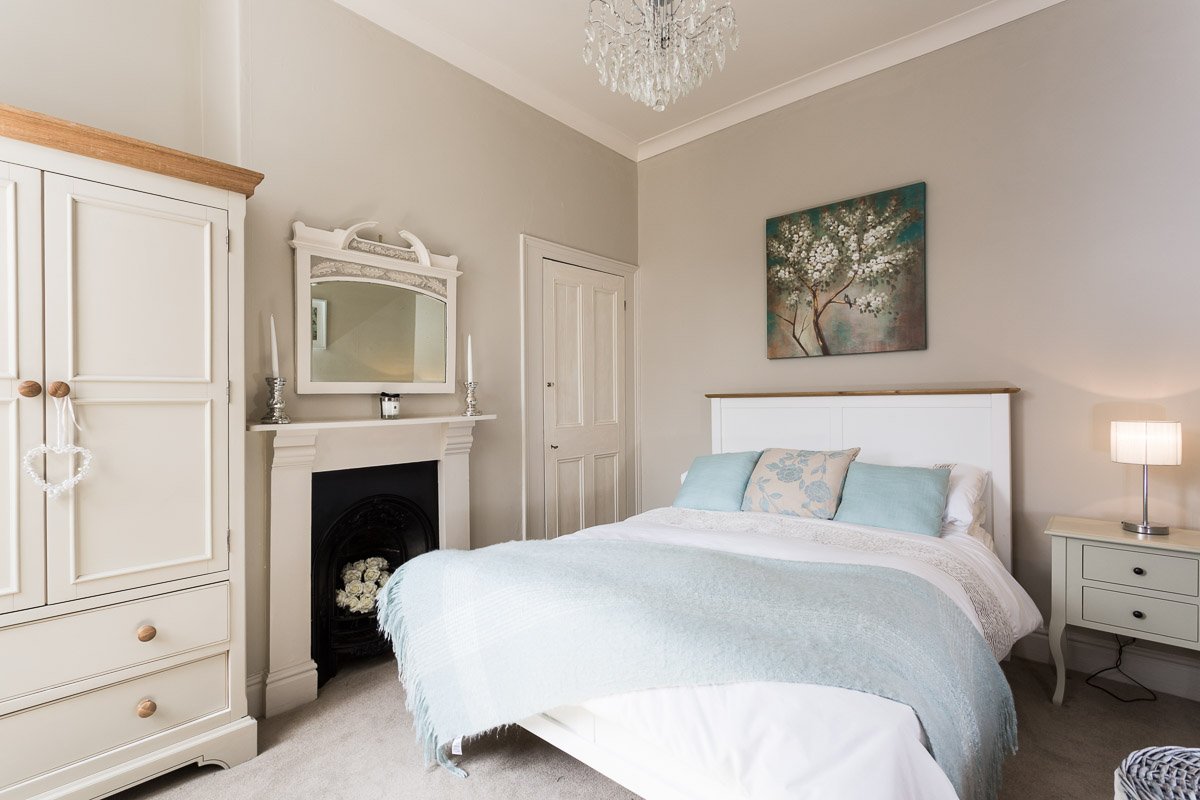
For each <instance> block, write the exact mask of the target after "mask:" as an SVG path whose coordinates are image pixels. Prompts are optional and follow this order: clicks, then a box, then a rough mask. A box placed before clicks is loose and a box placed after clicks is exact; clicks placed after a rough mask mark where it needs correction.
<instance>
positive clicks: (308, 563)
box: [248, 414, 496, 717]
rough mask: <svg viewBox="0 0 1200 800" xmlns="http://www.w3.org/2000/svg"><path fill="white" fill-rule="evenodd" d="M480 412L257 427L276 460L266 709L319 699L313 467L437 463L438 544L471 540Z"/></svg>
mask: <svg viewBox="0 0 1200 800" xmlns="http://www.w3.org/2000/svg"><path fill="white" fill-rule="evenodd" d="M493 419H496V415H495V414H485V415H482V416H476V417H465V416H454V417H410V418H407V419H396V420H379V419H374V420H332V421H319V422H292V423H290V424H287V425H251V426H249V428H248V430H250V431H254V432H265V433H274V438H273V441H272V447H273V456H272V458H271V502H270V509H271V523H270V524H271V528H270V559H269V574H270V594H269V598H270V656H269V659H268V666H267V678H266V690H265V697H264V709H265V713H266V715H267V716H268V717H269V716H273V715H275V714H281V713H283V712H284V711H288V710H289V709H292V708H295V707H297V706H300V705H303V704H304V703H307V702H310V701H312V700H316V699H317V664H316V662H315V661H313V659H312V628H311V625H312V620H311V613H310V609H311V603H312V597H311V594H312V549H311V548H312V475H313V473H314V472H329V471H331V470H339V469H355V468H358V467H375V466H385V465H388V464H407V463H412V462H415V461H436V462H438V547H439V548H441V549H464V550H465V549H469V548H470V546H471V504H470V497H471V478H470V470H469V457H470V453H471V442H472V439H473V432H474V431H473V429H474V427H475V423H476V422H480V421H482V420H493Z"/></svg>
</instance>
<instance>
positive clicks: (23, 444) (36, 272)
mask: <svg viewBox="0 0 1200 800" xmlns="http://www.w3.org/2000/svg"><path fill="white" fill-rule="evenodd" d="M41 195H42V175H41V173H40V172H38V171H37V170H34V169H30V168H28V167H22V166H18V165H15V164H7V163H5V162H2V161H0V613H3V612H5V611H16V610H17V609H22V608H32V607H34V606H40V605H42V604H43V603H44V602H45V598H46V594H45V541H44V533H43V532H44V525H45V521H44V518H43V512H44V506H45V504H44V502H43V496H42V492H41V490H40V489H39V488H38V487H37V486H36V485H35V484H34V483H33V481H31V480H30V479H29V478H27V477H25V475H24V474H22V469H21V458H22V456H23V455H24V454H25V452H26V451H27V450H29V448H31V447H34V446H35V445H37V444H40V443H41V441H42V410H43V408H44V403H43V395H41V394H38V395H36V396H34V397H27V396H25V395H22V394H21V392H20V387H21V385H22V384H23V383H25V382H27V381H33V382H35V383H37V384H38V385H41V384H42V383H43V380H44V376H43V374H42V223H41V214H42V208H41V206H42V202H41ZM26 391H27V392H29V391H30V389H29V388H28V384H27V389H26ZM35 466H36V468H37V469H38V470H39V471H40V469H41V461H40V460H38V461H37V463H36V465H35Z"/></svg>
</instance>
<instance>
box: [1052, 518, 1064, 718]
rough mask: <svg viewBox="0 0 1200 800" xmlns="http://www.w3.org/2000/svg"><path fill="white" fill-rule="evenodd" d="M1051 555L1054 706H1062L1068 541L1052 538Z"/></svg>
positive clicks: (1056, 537) (1059, 537)
mask: <svg viewBox="0 0 1200 800" xmlns="http://www.w3.org/2000/svg"><path fill="white" fill-rule="evenodd" d="M1050 553H1051V558H1052V566H1051V570H1050V584H1051V585H1050V655H1051V656H1053V657H1054V671H1055V673H1057V675H1058V678H1057V682H1056V683H1055V685H1054V705H1056V706H1061V705H1062V701H1063V695H1064V694H1065V693H1066V691H1067V661H1066V659H1065V658H1063V636H1064V634H1065V633H1066V629H1067V540H1066V539H1065V538H1063V537H1062V536H1055V537H1053V538H1051V540H1050Z"/></svg>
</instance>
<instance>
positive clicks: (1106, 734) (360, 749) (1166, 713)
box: [117, 658, 1200, 800]
mask: <svg viewBox="0 0 1200 800" xmlns="http://www.w3.org/2000/svg"><path fill="white" fill-rule="evenodd" d="M1005 671H1006V672H1007V673H1008V676H1009V681H1010V682H1011V683H1012V686H1013V693H1014V694H1015V696H1016V700H1017V714H1018V718H1019V720H1020V722H1019V725H1020V740H1021V750H1020V752H1019V753H1018V754H1017V755H1016V756H1014V757H1013V758H1011V759H1009V761H1008V764H1007V766H1006V768H1005V772H1004V790H1003V792H1002V798H1005V800H1009V799H1011V800H1017V798H1020V800H1040V799H1041V798H1045V799H1046V800H1051V799H1053V800H1096V799H1097V798H1105V797H1112V771H1113V769H1114V768H1115V767H1116V765H1117V764H1118V763H1120V760H1121V759H1122V758H1123V757H1124V756H1125V755H1126V754H1127V753H1129V752H1130V751H1131V750H1136V749H1138V748H1139V747H1147V746H1150V745H1156V744H1180V745H1187V746H1200V703H1193V702H1191V701H1188V700H1181V699H1179V698H1176V697H1169V696H1160V699H1159V701H1158V702H1156V703H1132V704H1124V703H1119V702H1117V701H1116V700H1113V699H1112V698H1110V697H1108V696H1107V695H1105V694H1103V693H1102V692H1100V691H1097V690H1096V689H1092V688H1089V687H1087V686H1084V685H1083V681H1082V679H1081V678H1080V676H1074V675H1073V676H1072V680H1070V681H1069V682H1068V685H1067V704H1066V705H1064V706H1063V707H1061V708H1056V707H1055V706H1053V705H1051V703H1050V700H1049V696H1050V686H1051V684H1052V681H1053V672H1052V670H1051V669H1050V667H1049V666H1047V665H1044V664H1036V663H1033V662H1029V661H1020V660H1018V661H1014V662H1013V663H1011V664H1009V665H1006V667H1005ZM403 701H404V698H403V694H402V693H401V690H400V685H399V683H398V681H397V680H396V669H395V666H394V662H392V660H391V659H390V658H385V659H376V660H372V661H367V662H361V663H360V664H358V665H356V666H354V667H351V668H348V669H344V670H343V671H342V673H341V674H339V675H338V677H337V678H335V679H334V680H332V681H330V682H329V684H328V685H326V686H325V688H324V689H322V691H321V696H320V698H319V699H318V700H317V701H316V702H315V703H312V704H310V705H308V706H305V707H304V708H301V709H298V710H296V711H294V712H292V713H290V714H284V715H283V716H280V717H277V718H273V719H269V720H265V721H264V722H263V723H262V724H261V726H260V728H259V746H260V748H261V750H262V754H261V755H260V756H259V757H258V758H256V759H254V760H253V761H250V762H247V763H246V764H243V765H242V766H240V767H237V768H236V769H232V770H221V769H218V768H215V767H205V768H199V767H189V768H187V769H182V770H178V771H176V772H173V773H170V774H168V775H165V776H163V777H161V778H159V779H157V780H155V781H152V782H150V783H146V784H143V785H142V786H139V787H137V788H135V789H131V790H130V791H128V792H124V793H122V794H120V795H117V798H118V800H150V798H153V799H154V800H244V799H245V798H289V800H291V799H292V798H295V799H296V800H299V799H300V798H303V799H304V800H315V799H316V798H322V799H324V798H329V799H330V800H334V799H337V800H341V799H342V798H345V800H370V799H373V798H396V799H397V800H400V799H405V800H407V799H408V798H417V799H421V800H424V798H436V799H437V800H440V799H441V798H446V799H447V800H451V799H452V798H481V799H483V798H486V799H487V800H492V798H495V799H496V800H500V799H501V798H503V799H504V800H508V799H509V798H522V799H524V798H548V799H553V800H568V798H587V800H609V798H622V799H623V800H627V799H629V798H633V797H634V796H633V795H632V794H631V793H630V792H628V791H626V790H624V789H622V788H621V787H619V786H617V785H616V784H614V783H612V782H611V781H609V780H607V779H606V778H604V777H602V776H600V775H599V774H597V773H596V772H593V771H592V770H590V769H588V768H587V767H585V766H583V765H582V764H580V763H579V762H577V761H575V760H574V759H572V758H570V757H569V756H566V755H563V754H562V753H561V752H559V751H558V750H555V749H554V748H553V747H550V746H549V745H547V744H544V743H543V742H542V741H541V740H540V739H537V738H536V737H534V736H532V735H530V734H528V733H526V732H525V731H523V730H521V729H519V728H512V729H509V730H508V731H506V732H504V733H501V734H497V735H495V736H491V737H488V738H487V739H486V740H484V741H481V742H477V743H473V744H472V745H471V746H470V750H469V755H470V759H469V762H468V764H467V768H468V769H469V770H470V772H471V777H470V778H468V779H467V780H465V781H464V780H459V779H457V778H454V777H453V776H451V775H449V774H447V773H446V772H445V771H444V770H440V769H438V770H426V769H424V768H423V767H422V766H421V763H420V758H419V756H418V754H417V748H416V742H415V740H414V739H413V735H412V729H411V727H410V722H409V717H408V715H407V713H405V711H404V702H403Z"/></svg>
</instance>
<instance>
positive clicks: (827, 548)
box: [379, 390, 1041, 800]
mask: <svg viewBox="0 0 1200 800" xmlns="http://www.w3.org/2000/svg"><path fill="white" fill-rule="evenodd" d="M1011 394H1012V390H991V391H986V390H981V391H967V392H962V391H951V392H926V393H912V392H904V393H899V392H890V393H875V394H871V393H843V394H835V395H827V394H822V395H805V396H754V397H746V396H739V397H729V396H715V397H712V448H711V449H712V452H713V453H742V452H743V451H759V450H766V449H768V448H794V449H798V450H822V451H836V450H840V449H843V448H848V447H858V448H861V450H860V452H859V453H858V459H859V460H860V461H863V462H866V463H868V464H881V465H897V466H903V465H935V464H945V463H954V464H960V465H973V466H974V467H977V468H979V469H981V470H984V471H986V473H987V474H988V475H989V476H990V478H989V480H988V481H987V482H986V483H985V484H983V486H984V487H985V488H984V490H983V491H982V494H981V497H980V502H981V503H982V504H983V509H982V514H980V515H978V516H979V518H980V519H981V520H982V528H984V529H985V530H984V531H983V532H981V531H979V530H977V529H972V530H970V531H966V530H963V531H958V530H949V529H947V530H946V531H944V532H943V535H941V536H928V535H919V534H914V533H900V532H894V531H889V530H884V529H881V528H879V527H877V526H876V527H866V526H863V525H851V524H848V523H846V522H836V521H833V520H824V519H805V518H798V517H789V516H786V515H783V514H778V513H760V512H752V511H736V512H735V511H732V510H724V511H711V510H696V509H694V508H663V509H655V510H651V511H648V512H645V513H643V514H639V515H637V516H634V517H631V518H630V519H628V520H625V521H623V522H620V523H616V524H613V525H605V526H598V527H595V528H590V529H587V530H584V531H580V532H578V533H575V534H572V535H570V536H567V537H561V538H560V539H558V540H555V541H553V542H525V543H519V542H518V543H510V544H507V545H496V546H494V547H491V548H484V549H483V550H479V551H472V552H471V553H461V552H457V553H456V552H439V553H433V554H427V555H425V556H422V557H420V558H418V559H415V560H414V561H412V562H409V564H407V565H406V566H405V567H404V568H403V576H402V580H401V579H397V578H393V579H392V581H390V582H389V583H388V585H387V586H386V587H385V589H384V592H383V596H382V597H381V599H380V603H379V609H380V622H381V627H382V628H384V630H385V631H387V632H388V633H389V635H391V637H392V639H393V642H394V644H395V646H396V652H397V656H398V658H399V660H400V662H401V664H402V666H403V670H402V671H403V675H402V679H403V680H404V682H405V686H406V693H407V702H408V704H409V708H410V709H411V710H412V712H413V715H414V722H415V726H416V729H417V732H418V740H419V741H421V742H422V743H423V745H424V748H425V753H426V757H427V758H429V759H430V760H437V761H438V762H440V763H441V764H442V765H443V766H445V767H446V768H447V769H450V770H451V771H452V772H456V773H457V774H463V773H462V770H461V769H459V767H458V766H457V765H455V764H454V763H453V761H452V759H451V758H450V750H451V747H450V742H451V739H455V737H461V736H463V735H474V734H475V733H478V732H483V731H486V730H490V729H492V728H494V727H496V726H497V725H502V724H506V723H513V722H516V723H517V724H520V725H521V726H522V727H524V728H526V729H527V730H529V731H530V732H532V733H534V734H535V735H537V736H539V737H541V738H542V739H544V740H546V741H547V742H549V743H550V744H552V745H554V746H555V747H558V748H559V749H561V750H563V751H564V752H566V753H568V754H570V755H572V756H574V757H575V758H577V759H579V760H580V761H582V762H583V763H585V764H587V765H589V766H591V767H592V768H594V769H596V770H597V771H599V772H601V773H603V774H604V775H606V776H608V777H609V778H611V779H613V780H614V781H616V782H617V783H619V784H621V785H622V786H624V787H626V788H628V789H629V790H630V791H632V792H635V793H637V794H639V795H641V796H642V797H644V798H647V799H648V800H683V799H684V798H688V799H690V800H705V799H707V798H737V797H747V798H756V799H759V798H785V797H786V798H822V799H823V800H824V799H825V798H859V797H865V796H870V797H872V798H880V799H881V800H916V798H921V800H942V798H946V799H947V800H949V798H954V797H956V796H958V795H959V794H960V793H961V794H963V796H969V797H975V798H984V797H987V798H991V797H994V796H995V792H996V787H997V786H998V780H999V770H1000V764H1001V763H1002V761H1003V756H1004V754H1006V753H1007V752H1009V751H1010V750H1011V748H1012V747H1013V745H1014V744H1015V712H1014V711H1013V710H1012V702H1011V694H1010V693H1009V691H1008V688H1007V684H1006V682H1005V680H1004V678H1003V675H1002V673H1000V671H999V669H998V667H997V661H998V660H1000V659H1002V658H1004V657H1006V656H1007V653H1008V651H1009V650H1010V649H1011V646H1012V645H1013V644H1014V643H1015V642H1016V641H1017V640H1018V639H1019V638H1021V637H1022V636H1024V635H1026V634H1028V633H1030V632H1031V631H1033V630H1035V629H1036V628H1037V627H1039V626H1040V624H1041V618H1040V616H1039V614H1038V611H1037V609H1036V607H1035V606H1034V605H1033V602H1032V601H1031V600H1030V598H1029V597H1028V595H1027V594H1026V593H1025V592H1024V591H1023V590H1022V589H1021V588H1020V586H1019V585H1018V584H1017V583H1016V582H1015V580H1013V578H1012V577H1011V575H1010V574H1009V570H1008V565H1009V564H1011V538H1012V531H1011V499H1010V498H1011V464H1010V457H1011V456H1010V427H1009V426H1010V421H1009V415H1010V400H1011ZM755 455H757V454H755ZM851 458H852V456H851ZM725 460H728V457H725ZM926 472H928V471H926ZM942 480H943V481H944V480H945V479H944V478H943V479H942ZM742 485H745V483H744V482H743V484H742ZM943 489H944V483H943ZM739 497H740V494H739ZM846 497H847V498H848V497H849V493H848V492H847V495H846ZM834 502H836V497H835V499H834ZM844 503H845V499H844V500H843V504H844ZM739 507H740V506H739ZM887 508H889V509H890V508H891V506H887ZM940 511H941V506H937V507H935V508H934V512H935V515H939V514H940ZM889 513H890V512H889ZM889 519H891V517H889ZM937 522H940V515H939V516H937V521H936V522H935V527H934V529H933V531H932V532H933V533H936V532H937V527H936V524H937ZM418 565H419V566H418ZM657 584H662V585H657ZM664 587H665V588H664ZM880 598H886V600H881V599H880ZM748 609H751V610H752V611H750V612H749V613H748V612H747V610H748ZM568 640H569V642H570V644H569V645H568V644H566V642H567V641H568ZM668 640H669V641H668ZM731 643H732V644H733V645H734V646H730V644H731ZM651 651H653V652H652V654H651V655H646V654H647V653H649V652H651ZM743 651H745V652H743ZM751 651H752V652H751ZM730 664H732V665H733V666H732V667H730V668H729V669H726V668H727V667H729V665H730ZM910 666H911V667H912V668H913V669H912V670H910V669H909V668H910ZM927 669H936V670H939V671H938V672H937V673H936V676H935V673H926V672H924V671H922V670H927ZM722 670H725V671H722ZM730 670H732V671H730ZM731 676H733V677H731ZM751 676H752V677H751ZM931 676H934V677H931ZM558 684H562V685H561V686H560V685H558ZM901 684H903V687H906V688H904V691H898V690H897V691H893V690H894V689H896V687H897V686H900V685H901ZM644 687H660V688H644ZM661 687H667V688H661ZM634 688H637V689H639V690H637V691H633V690H632V689H634ZM905 691H907V692H908V694H905V693H904V692H905ZM1001 696H1003V697H1001ZM551 697H558V698H561V699H560V700H558V701H556V702H550V698H551ZM888 697H892V698H896V699H894V700H893V699H886V698H888ZM579 698H589V699H585V700H582V701H580V700H579ZM564 703H565V704H564ZM501 707H502V708H501ZM521 708H524V709H526V710H525V711H518V709H521ZM546 708H549V709H550V710H548V711H544V712H542V713H535V714H532V715H530V714H531V712H533V711H535V710H538V709H546ZM914 709H916V710H914ZM456 743H457V742H456ZM454 750H455V751H457V748H454ZM931 751H935V752H939V753H940V756H939V758H938V760H937V761H935V760H934V757H933V756H932V755H931ZM1002 751H1003V752H1002ZM948 754H949V755H948ZM469 755H470V751H469V743H468V745H467V748H466V758H465V760H464V763H465V765H466V766H469ZM954 761H957V763H952V762H954ZM956 787H957V788H958V789H959V791H956Z"/></svg>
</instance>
